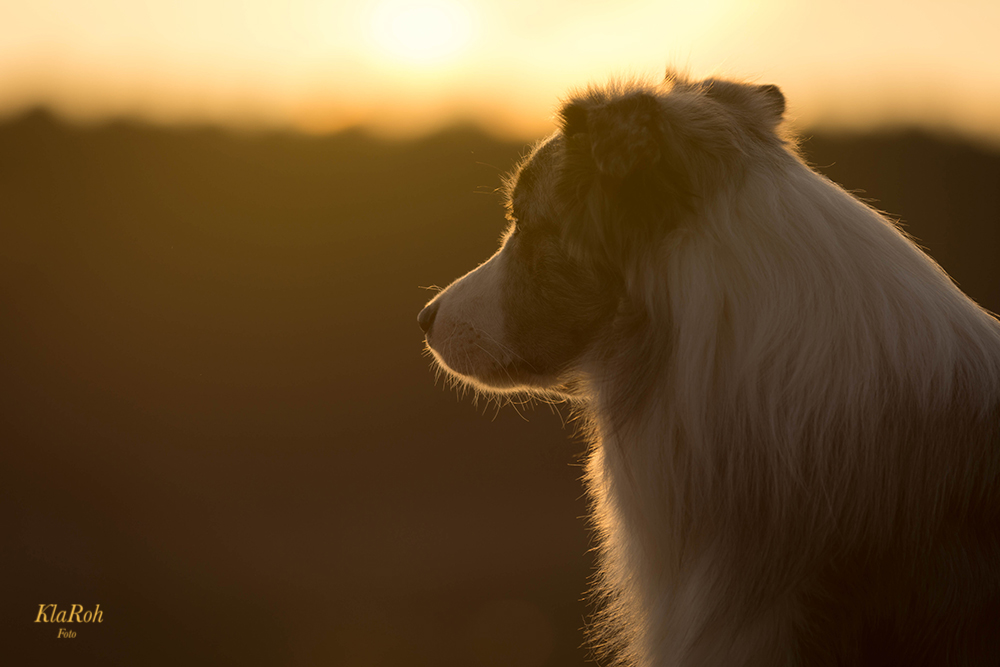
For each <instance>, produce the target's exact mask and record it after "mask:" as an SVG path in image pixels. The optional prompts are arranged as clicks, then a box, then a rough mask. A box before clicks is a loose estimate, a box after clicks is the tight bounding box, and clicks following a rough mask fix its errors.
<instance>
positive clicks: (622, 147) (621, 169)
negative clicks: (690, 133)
mask: <svg viewBox="0 0 1000 667" xmlns="http://www.w3.org/2000/svg"><path fill="white" fill-rule="evenodd" d="M559 115H560V118H561V121H562V123H561V124H562V131H563V135H564V136H565V137H566V138H567V139H568V140H569V141H570V142H573V143H574V144H575V145H574V147H575V148H577V149H579V150H584V151H586V152H588V153H589V154H590V155H589V157H590V158H591V159H592V160H593V164H594V167H595V168H596V169H597V171H598V173H599V174H600V175H601V176H602V177H603V178H605V179H611V180H622V179H624V178H625V177H627V176H628V175H629V174H631V173H633V172H634V171H636V170H638V169H643V168H650V167H653V166H654V165H656V164H657V163H658V162H659V161H660V159H661V157H662V152H661V140H662V128H661V125H662V115H663V111H662V109H661V108H660V103H659V101H658V100H657V99H656V98H655V97H654V96H652V95H650V94H648V93H635V94H633V95H629V96H628V97H622V98H619V99H616V100H613V101H610V102H607V103H604V104H593V103H589V102H587V101H582V100H578V101H573V102H570V103H568V104H566V105H565V106H564V107H563V108H562V110H561V111H560V114H559ZM581 135H583V137H584V139H583V141H577V140H578V139H579V138H580V137H581Z"/></svg>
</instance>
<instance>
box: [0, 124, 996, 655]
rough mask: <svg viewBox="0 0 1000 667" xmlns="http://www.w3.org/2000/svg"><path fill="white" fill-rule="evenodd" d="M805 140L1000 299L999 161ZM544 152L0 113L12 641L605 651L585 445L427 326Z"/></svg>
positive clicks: (829, 168)
mask: <svg viewBox="0 0 1000 667" xmlns="http://www.w3.org/2000/svg"><path fill="white" fill-rule="evenodd" d="M805 147H806V152H807V154H808V155H809V156H810V159H811V160H812V162H813V163H815V164H817V165H819V166H820V168H821V171H823V172H825V173H827V174H828V175H830V176H831V177H832V178H833V179H834V180H835V181H837V182H839V183H842V184H843V185H844V186H845V187H847V188H848V189H863V190H864V193H863V195H862V196H864V197H866V198H870V199H874V200H875V201H876V202H877V204H876V205H877V206H878V207H879V208H881V209H884V210H887V211H889V212H891V213H892V214H894V215H898V216H900V217H901V218H902V219H903V221H904V222H905V223H906V226H907V229H908V231H909V232H910V233H911V234H913V235H914V236H916V237H917V238H918V239H919V240H920V241H921V243H922V245H924V246H925V247H926V248H928V249H929V251H930V253H931V254H932V255H933V256H934V257H935V258H936V259H937V260H938V261H939V262H940V263H941V264H942V265H943V266H944V267H945V269H946V270H948V272H949V273H951V275H952V276H953V277H954V278H955V279H956V280H957V281H958V282H959V283H960V285H961V286H962V287H963V289H965V291H966V292H967V293H969V294H970V295H971V296H972V297H973V298H975V299H976V300H977V301H978V302H979V303H980V304H982V305H983V306H985V307H987V308H989V309H991V310H994V311H996V310H1000V263H998V261H997V257H998V251H1000V156H998V155H997V154H994V153H990V152H987V151H984V150H982V149H979V148H975V147H973V146H970V145H966V144H961V143H957V142H951V141H945V140H938V139H933V138H930V137H928V136H925V135H921V134H915V133H909V134H907V133H900V134H892V135H889V134H885V135H879V136H867V137H853V138H852V137H839V138H838V137H832V136H823V135H816V136H815V137H814V138H812V139H811V140H810V141H808V142H807V143H806V145H805ZM524 148H525V146H523V145H520V144H517V145H514V144H506V143H500V142H497V141H495V140H492V139H490V138H488V137H487V136H486V135H484V134H481V133H478V132H476V131H474V130H471V129H455V130H452V131H449V132H446V133H443V134H439V135H436V136H434V137H431V138H428V139H425V140H421V141H414V142H408V143H386V142H382V141H378V140H375V139H372V138H369V137H366V136H365V135H363V134H360V133H346V134H342V135H338V136H335V137H330V138H324V139H317V138H303V137H297V136H290V135H278V134H273V135H252V136H243V135H234V134H228V133H226V132H223V131H220V130H209V129H191V130H164V129H154V128H149V127H145V126H140V125H129V124H114V125H109V126H104V127H99V128H93V129H78V128H71V127H68V126H65V125H61V124H59V123H58V122H56V121H54V120H52V119H51V118H50V117H49V116H47V115H45V114H43V113H33V114H30V115H27V116H24V117H22V118H19V119H15V120H12V121H8V122H7V123H6V124H3V125H0V398H2V404H0V406H2V407H0V443H2V444H0V446H2V452H3V458H2V463H0V530H2V542H0V567H2V572H3V574H2V576H0V636H2V637H3V642H2V643H0V656H2V657H0V661H2V662H3V663H4V664H10V665H29V664H38V665H62V664H65V665H170V666H174V665H184V664H206V665H225V664H239V665H248V664H260V665H319V664H322V665H336V666H338V667H340V666H343V667H354V666H358V667H361V666H369V665H371V666H375V665H393V666H395V665H406V666H407V667H420V666H424V665H426V666H428V667H429V666H434V667H449V666H454V667H471V666H478V665H484V666H485V665H497V666H499V665H504V666H508V665H518V666H519V667H531V666H542V665H550V666H562V665H566V666H569V665H580V664H582V663H583V662H584V661H585V659H586V657H587V652H586V650H585V649H583V648H581V645H582V643H583V633H582V627H583V625H584V623H585V620H584V619H585V617H586V615H587V613H588V610H587V606H586V605H585V604H584V603H583V602H581V601H580V600H581V598H582V596H583V593H584V591H585V589H586V588H587V578H588V576H589V574H590V572H591V568H592V559H591V556H590V554H589V553H588V549H589V548H590V546H591V545H590V540H589V536H588V533H587V530H586V523H585V521H584V520H583V519H582V516H583V515H584V514H585V512H586V503H585V501H584V500H583V499H582V486H581V484H580V482H579V480H578V477H579V475H580V468H579V467H578V466H579V463H580V462H581V456H582V453H583V450H584V444H583V443H582V442H580V441H579V439H577V438H575V437H574V435H573V427H572V425H568V426H566V427H563V426H562V423H561V418H560V416H559V415H557V414H555V413H554V412H553V410H551V409H550V408H549V407H548V406H545V405H541V406H538V407H535V408H530V407H528V408H524V409H521V413H523V418H522V416H521V415H519V414H518V413H517V412H516V411H515V410H514V409H513V408H511V407H505V408H503V409H499V410H498V409H497V408H496V407H495V406H493V405H485V404H482V403H481V404H480V405H479V406H478V407H476V406H474V405H473V404H472V402H471V400H469V398H468V397H466V399H465V400H460V399H459V398H458V397H457V396H456V394H455V392H453V391H450V390H446V389H444V388H443V386H442V383H441V382H438V384H437V386H435V383H434V376H433V373H432V372H431V371H430V370H429V368H430V363H429V359H428V358H426V357H424V356H422V354H421V350H422V339H421V334H420V331H419V329H418V327H417V324H416V319H415V318H416V314H417V312H418V311H419V309H420V307H421V305H422V304H423V303H424V302H425V301H426V300H427V299H428V298H430V296H431V293H430V292H428V291H426V290H424V289H421V287H420V286H430V285H445V284H447V283H448V282H450V281H451V280H452V279H454V278H456V277H458V276H459V275H461V274H462V273H464V272H465V271H467V270H468V269H470V268H472V267H473V266H475V264H476V263H478V262H479V261H481V260H483V259H485V258H486V257H487V256H488V255H489V254H490V253H492V252H493V250H494V249H495V247H496V242H497V239H498V237H499V235H500V233H501V231H502V229H503V226H504V221H503V216H502V211H501V208H500V203H499V197H498V196H497V195H495V194H493V190H494V188H496V187H497V186H498V185H499V184H500V175H501V173H502V172H503V171H506V170H507V169H509V168H510V167H511V166H512V164H513V162H514V160H515V159H516V158H517V157H518V155H519V154H520V153H521V152H522V151H523V150H524ZM562 413H563V416H564V417H565V416H566V410H565V409H563V410H562ZM49 603H57V604H58V605H59V607H60V608H65V609H69V607H70V605H71V604H74V603H78V604H82V605H83V606H84V607H85V608H87V609H92V608H93V606H94V605H95V604H98V603H99V604H100V608H101V610H102V611H103V622H102V623H100V624H90V625H84V624H80V623H74V624H59V623H34V622H33V621H34V620H35V618H36V615H37V614H38V608H39V605H40V604H49ZM60 627H64V628H67V629H71V630H74V631H75V632H76V634H77V636H76V637H75V638H73V639H57V638H56V636H57V632H58V629H59V628H60Z"/></svg>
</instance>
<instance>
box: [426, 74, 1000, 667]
mask: <svg viewBox="0 0 1000 667" xmlns="http://www.w3.org/2000/svg"><path fill="white" fill-rule="evenodd" d="M784 115H785V98H784V95H783V94H782V92H781V91H780V89H779V88H777V87H776V86H773V85H755V84H751V83H746V82H740V81H731V80H723V79H708V80H703V81H696V80H692V79H689V78H686V77H683V76H681V75H676V74H672V75H668V77H667V79H666V80H665V81H663V82H662V83H644V82H635V81H632V82H618V83H611V84H608V85H604V86H594V87H591V88H589V89H587V90H585V91H580V92H577V93H575V94H573V95H571V96H570V98H569V99H568V100H566V101H565V102H564V103H563V104H562V106H561V109H560V112H559V116H558V130H557V131H556V132H555V133H554V134H552V135H551V136H550V137H548V138H547V139H544V140H543V141H541V142H540V143H539V144H537V145H536V146H535V147H534V148H533V149H532V150H531V152H530V154H529V155H528V156H527V157H526V158H525V159H524V160H523V161H522V162H521V163H520V165H519V166H518V167H517V168H516V169H515V171H514V172H513V175H512V176H511V177H510V178H509V179H507V182H506V184H505V189H504V192H505V194H506V201H507V214H508V219H509V221H510V224H509V227H508V229H507V231H506V233H505V234H504V236H503V238H502V242H501V247H500V250H499V251H498V252H497V253H496V254H495V255H493V256H492V257H491V258H490V259H489V260H488V261H486V262H485V263H483V264H482V265H480V266H479V267H478V268H476V269H475V270H473V271H471V272H470V273H468V274H466V275H465V276H463V277H462V278H459V279H458V280H456V281H455V282H454V283H452V284H451V285H450V286H448V287H447V288H446V289H444V290H443V291H442V292H440V293H439V294H438V295H437V296H436V297H435V298H434V299H433V300H431V301H430V302H429V303H428V304H427V306H426V307H425V308H424V309H423V310H422V311H421V312H420V314H419V317H418V322H419V324H420V326H421V328H422V329H423V331H424V332H425V334H426V343H427V346H428V347H429V349H430V350H431V351H432V353H433V356H434V358H435V359H436V362H437V363H438V364H440V366H441V367H443V368H444V369H446V370H447V371H449V372H450V373H451V374H453V376H454V377H456V378H457V379H458V380H459V381H460V382H461V383H463V384H465V385H468V386H472V387H474V388H476V389H477V390H478V391H482V392H485V393H487V394H491V395H502V394H504V393H510V392H526V393H528V394H534V395H543V396H548V397H559V398H562V399H564V400H566V401H568V402H569V403H571V404H572V405H573V406H574V407H575V408H576V409H578V410H579V412H580V414H582V417H583V418H582V422H583V423H584V424H585V425H586V426H585V429H586V433H587V435H588V438H589V441H590V443H591V445H590V447H589V450H588V459H587V465H586V473H585V482H586V486H587V489H588V493H589V498H590V499H591V503H592V524H593V528H594V530H595V531H596V534H597V536H598V538H599V544H600V548H599V560H598V570H599V573H598V582H597V585H596V589H595V593H596V595H597V596H598V601H599V611H598V612H597V613H596V618H595V622H594V624H593V625H594V627H595V630H594V631H593V635H592V636H591V639H592V644H593V646H594V647H595V648H596V649H597V650H598V652H599V655H602V656H603V655H605V654H608V655H611V656H612V657H613V658H615V659H616V660H618V661H620V663H621V664H628V665H636V666H638V667H653V666H655V667H662V666H668V665H669V666H684V667H687V666H695V665H698V666H706V665H725V666H727V667H736V666H760V667H781V666H793V665H803V666H806V665H808V666H810V667H814V666H819V667H824V666H835V665H852V666H854V665H872V666H875V665H879V666H885V665H900V666H903V665H906V666H913V665H926V666H930V665H942V666H943V665H948V666H950V667H955V666H957V665H977V666H982V665H1000V324H998V322H997V320H996V319H995V318H994V317H993V316H991V315H990V314H989V313H987V312H986V311H984V310H983V309H981V308H980V307H979V306H977V305H976V304H975V303H974V302H973V301H972V300H970V299H969V298H968V297H967V296H966V295H965V294H963V293H962V292H961V291H960V290H959V289H958V288H957V287H956V286H955V284H954V283H953V282H952V281H951V280H950V278H949V277H948V276H947V275H946V274H945V272H944V271H943V270H942V269H941V268H939V267H938V265H937V264H935V263H934V261H933V260H932V259H931V258H930V257H928V256H927V255H926V254H924V253H923V252H922V251H921V250H920V249H918V247H917V246H916V245H915V244H914V243H913V241H912V240H911V239H910V238H909V237H907V236H906V235H905V234H904V233H903V232H902V231H901V230H900V229H899V228H898V227H897V225H896V224H895V223H894V222H892V221H890V220H888V219H887V218H886V217H884V216H883V215H882V214H880V213H879V212H877V211H875V210H873V209H872V208H871V207H869V206H868V205H866V204H864V203H862V202H860V201H859V200H857V199H856V198H854V197H853V196H851V195H850V194H848V193H847V192H845V191H844V190H843V189H841V188H840V187H838V186H837V185H835V184H833V183H832V182H831V181H829V180H827V179H826V178H825V177H823V176H821V175H820V174H818V173H816V172H815V171H814V170H813V169H811V168H810V167H809V166H808V165H807V164H806V162H805V161H804V160H803V159H802V157H801V156H800V154H799V152H798V150H797V148H796V145H795V143H794V139H793V137H791V136H790V134H789V131H788V130H787V129H786V127H785V125H784V123H783V117H784Z"/></svg>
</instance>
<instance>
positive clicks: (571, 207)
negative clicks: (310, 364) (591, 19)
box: [418, 78, 784, 390]
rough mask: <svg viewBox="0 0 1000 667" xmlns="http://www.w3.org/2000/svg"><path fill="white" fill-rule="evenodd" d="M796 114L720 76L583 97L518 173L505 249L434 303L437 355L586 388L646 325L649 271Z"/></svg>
mask: <svg viewBox="0 0 1000 667" xmlns="http://www.w3.org/2000/svg"><path fill="white" fill-rule="evenodd" d="M783 111H784V98H783V97H782V95H781V93H780V91H778V89H777V88H775V87H774V86H754V85H748V84H741V83H733V82H728V81H716V80H709V81H702V82H698V83H691V82H687V81H683V80H680V79H677V78H670V79H668V80H667V81H666V82H665V83H664V84H662V85H660V86H642V85H621V84H618V85H612V86H608V87H605V88H594V89H591V90H589V91H587V92H586V93H584V94H581V95H578V96H575V97H573V98H572V99H570V100H569V101H568V102H567V103H566V104H564V105H563V107H562V109H561V112H560V121H561V122H560V130H559V131H558V132H556V133H555V134H553V135H552V136H550V137H549V138H547V139H545V140H543V141H542V142H541V143H539V144H538V145H537V146H536V147H535V148H534V150H532V151H531V153H530V154H529V155H528V157H527V158H525V159H524V160H523V161H522V162H521V164H520V166H519V167H518V168H517V169H516V170H515V172H514V173H513V175H512V176H511V177H510V178H509V179H508V181H507V187H506V195H507V217H508V219H509V221H510V225H509V227H508V229H507V231H506V233H505V234H504V236H503V240H502V243H501V246H500V249H499V250H498V251H497V253H496V254H495V255H493V256H492V257H491V258H490V259H489V260H487V261H486V262H484V263H483V264H481V265H480V266H479V267H478V268H476V269H475V270H473V271H471V272H469V273H468V274H466V275H465V276H463V277H462V278H459V279H458V280H456V281H455V282H453V283H452V284H451V285H450V286H448V288H447V289H445V290H444V291H442V292H441V293H440V294H438V295H437V296H436V297H435V298H434V299H433V300H431V302H430V303H428V304H427V306H426V307H425V308H424V309H423V310H422V311H421V313H420V315H419V318H418V321H419V323H420V326H421V328H422V329H423V330H424V332H425V333H426V336H427V344H428V346H429V348H430V350H432V352H433V354H434V356H435V358H436V359H437V361H438V362H440V364H441V365H442V366H443V367H444V368H446V369H448V370H450V371H452V372H453V373H454V374H456V375H458V376H459V377H460V378H461V379H462V380H464V381H466V382H470V383H472V384H474V385H476V386H479V387H488V388H490V389H500V390H504V389H507V390H510V389H514V390H517V389H525V388H531V389H546V390H559V389H560V388H565V387H568V386H569V385H571V384H574V383H575V381H576V380H578V379H580V377H581V374H585V373H586V366H587V364H586V360H587V358H588V356H589V355H590V353H592V352H593V351H594V350H595V348H596V347H597V343H598V341H601V340H605V341H606V340H608V339H609V334H612V336H611V337H613V332H614V331H615V328H616V326H618V324H620V322H619V323H618V324H616V321H618V320H621V319H622V318H623V317H625V316H626V315H627V316H628V317H630V318H631V319H633V320H635V319H636V317H638V318H639V319H641V316H642V310H643V306H642V304H641V303H639V302H641V301H642V297H640V296H639V295H637V294H636V290H635V283H636V282H637V280H639V278H637V276H638V274H640V273H648V267H649V265H650V260H651V259H654V258H656V257H657V256H659V255H661V254H662V253H663V251H664V248H665V246H666V245H669V243H668V239H669V237H670V236H671V234H672V233H673V232H676V231H677V230H681V229H683V228H685V227H686V226H689V225H690V224H693V223H696V221H697V217H698V210H699V207H700V206H701V203H702V202H703V201H704V200H705V199H706V198H707V197H708V196H709V195H710V194H711V191H712V190H713V188H717V187H719V186H720V184H721V183H725V182H727V181H729V180H732V179H733V178H735V177H736V176H735V173H736V172H737V171H738V170H739V165H740V163H741V161H745V159H747V156H749V155H752V154H754V152H755V151H754V149H753V144H754V142H758V143H760V144H762V145H763V144H772V145H773V144H774V143H776V142H778V143H780V140H779V139H778V137H777V135H776V133H775V128H776V126H777V125H778V123H779V122H780V119H781V115H782V113H783ZM644 267H645V268H644Z"/></svg>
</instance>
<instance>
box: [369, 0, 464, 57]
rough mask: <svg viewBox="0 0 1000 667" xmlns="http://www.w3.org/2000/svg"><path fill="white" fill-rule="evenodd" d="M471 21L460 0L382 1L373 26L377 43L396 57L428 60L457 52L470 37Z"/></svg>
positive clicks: (375, 13) (375, 14) (373, 19)
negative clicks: (452, 0)
mask: <svg viewBox="0 0 1000 667" xmlns="http://www.w3.org/2000/svg"><path fill="white" fill-rule="evenodd" d="M470 23H471V22H470V20H469V16H468V14H467V12H466V10H465V9H463V7H461V6H460V5H459V4H458V3H455V2H448V1H447V0H438V1H436V2H435V1H431V2H421V1H416V2H414V1H407V0H403V1H401V2H400V1H396V2H385V3H382V4H381V5H379V6H378V7H377V8H376V9H375V12H374V15H373V17H372V26H371V27H372V33H373V36H374V38H375V41H376V43H377V44H378V46H379V47H380V48H381V49H383V50H384V51H385V52H387V53H389V54H390V55H391V56H393V57H394V58H396V59H400V60H404V61H408V62H415V63H429V62H437V61H441V60H444V59H446V58H448V57H449V56H452V55H454V54H456V53H458V52H459V51H460V50H461V49H462V47H464V46H465V45H466V44H467V43H468V41H469V36H470V30H471V25H470Z"/></svg>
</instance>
